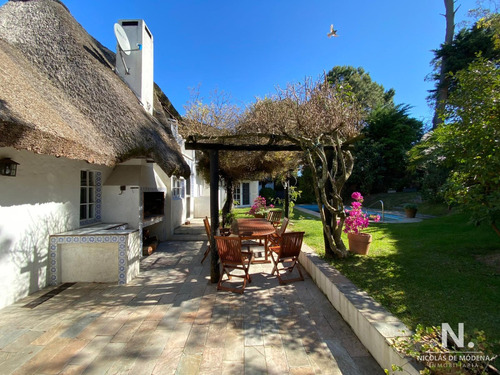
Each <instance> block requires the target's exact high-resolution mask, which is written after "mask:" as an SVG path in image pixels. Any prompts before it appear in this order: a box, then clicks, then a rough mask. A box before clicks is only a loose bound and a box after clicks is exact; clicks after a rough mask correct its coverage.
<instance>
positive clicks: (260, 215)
mask: <svg viewBox="0 0 500 375" xmlns="http://www.w3.org/2000/svg"><path fill="white" fill-rule="evenodd" d="M253 217H256V218H259V219H263V218H265V217H266V215H264V214H253Z"/></svg>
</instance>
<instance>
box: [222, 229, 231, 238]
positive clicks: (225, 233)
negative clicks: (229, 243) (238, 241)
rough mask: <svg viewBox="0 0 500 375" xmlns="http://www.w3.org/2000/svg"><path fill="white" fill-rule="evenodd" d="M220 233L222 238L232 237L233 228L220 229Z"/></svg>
mask: <svg viewBox="0 0 500 375" xmlns="http://www.w3.org/2000/svg"><path fill="white" fill-rule="evenodd" d="M219 233H220V235H221V236H225V237H226V236H229V235H231V228H219Z"/></svg>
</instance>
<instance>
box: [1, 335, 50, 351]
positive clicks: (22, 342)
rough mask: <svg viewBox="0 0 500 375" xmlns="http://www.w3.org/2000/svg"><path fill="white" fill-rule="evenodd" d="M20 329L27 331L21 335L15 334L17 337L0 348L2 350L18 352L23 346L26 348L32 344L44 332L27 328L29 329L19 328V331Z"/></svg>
mask: <svg viewBox="0 0 500 375" xmlns="http://www.w3.org/2000/svg"><path fill="white" fill-rule="evenodd" d="M20 331H25V332H24V333H23V334H22V335H21V336H18V335H17V334H16V335H15V336H17V338H16V339H15V340H14V341H12V342H10V343H9V344H8V345H6V346H4V347H3V348H1V349H0V350H1V351H2V352H12V353H15V352H18V351H20V350H22V349H23V348H25V347H26V346H28V345H30V344H32V343H33V341H35V340H37V339H38V338H39V337H40V336H41V335H43V334H44V332H40V331H32V330H27V331H26V330H18V331H17V332H20ZM11 338H13V337H11Z"/></svg>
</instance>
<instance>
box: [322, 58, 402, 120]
mask: <svg viewBox="0 0 500 375" xmlns="http://www.w3.org/2000/svg"><path fill="white" fill-rule="evenodd" d="M327 78H328V82H329V83H330V84H331V85H343V86H346V88H348V89H349V90H351V91H352V93H353V95H354V97H355V98H356V100H357V101H358V103H359V105H360V106H361V108H362V109H363V110H364V111H365V112H366V113H369V112H371V111H372V110H374V109H375V108H378V107H384V106H389V107H391V106H393V105H394V101H393V100H394V95H395V91H394V89H389V90H387V91H386V90H385V89H384V86H382V85H380V84H378V83H377V82H375V81H372V78H371V77H370V74H369V73H367V72H365V70H364V69H363V68H361V67H358V68H354V67H352V66H335V67H333V68H332V70H330V71H329V72H328V74H327Z"/></svg>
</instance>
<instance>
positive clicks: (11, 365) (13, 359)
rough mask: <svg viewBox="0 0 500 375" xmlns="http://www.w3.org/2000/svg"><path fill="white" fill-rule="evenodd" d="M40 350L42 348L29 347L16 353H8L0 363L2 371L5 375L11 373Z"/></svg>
mask: <svg viewBox="0 0 500 375" xmlns="http://www.w3.org/2000/svg"><path fill="white" fill-rule="evenodd" d="M42 349H43V347H42V346H33V345H30V346H27V347H26V348H24V349H22V350H20V351H19V352H17V353H9V356H8V357H7V358H6V359H5V360H4V361H2V363H1V369H2V371H3V372H5V374H11V373H13V372H14V371H16V370H17V369H19V368H21V367H22V366H24V365H25V364H26V363H27V362H29V361H30V360H31V359H32V358H33V357H34V356H36V355H37V354H38V352H40V351H41V350H42Z"/></svg>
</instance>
